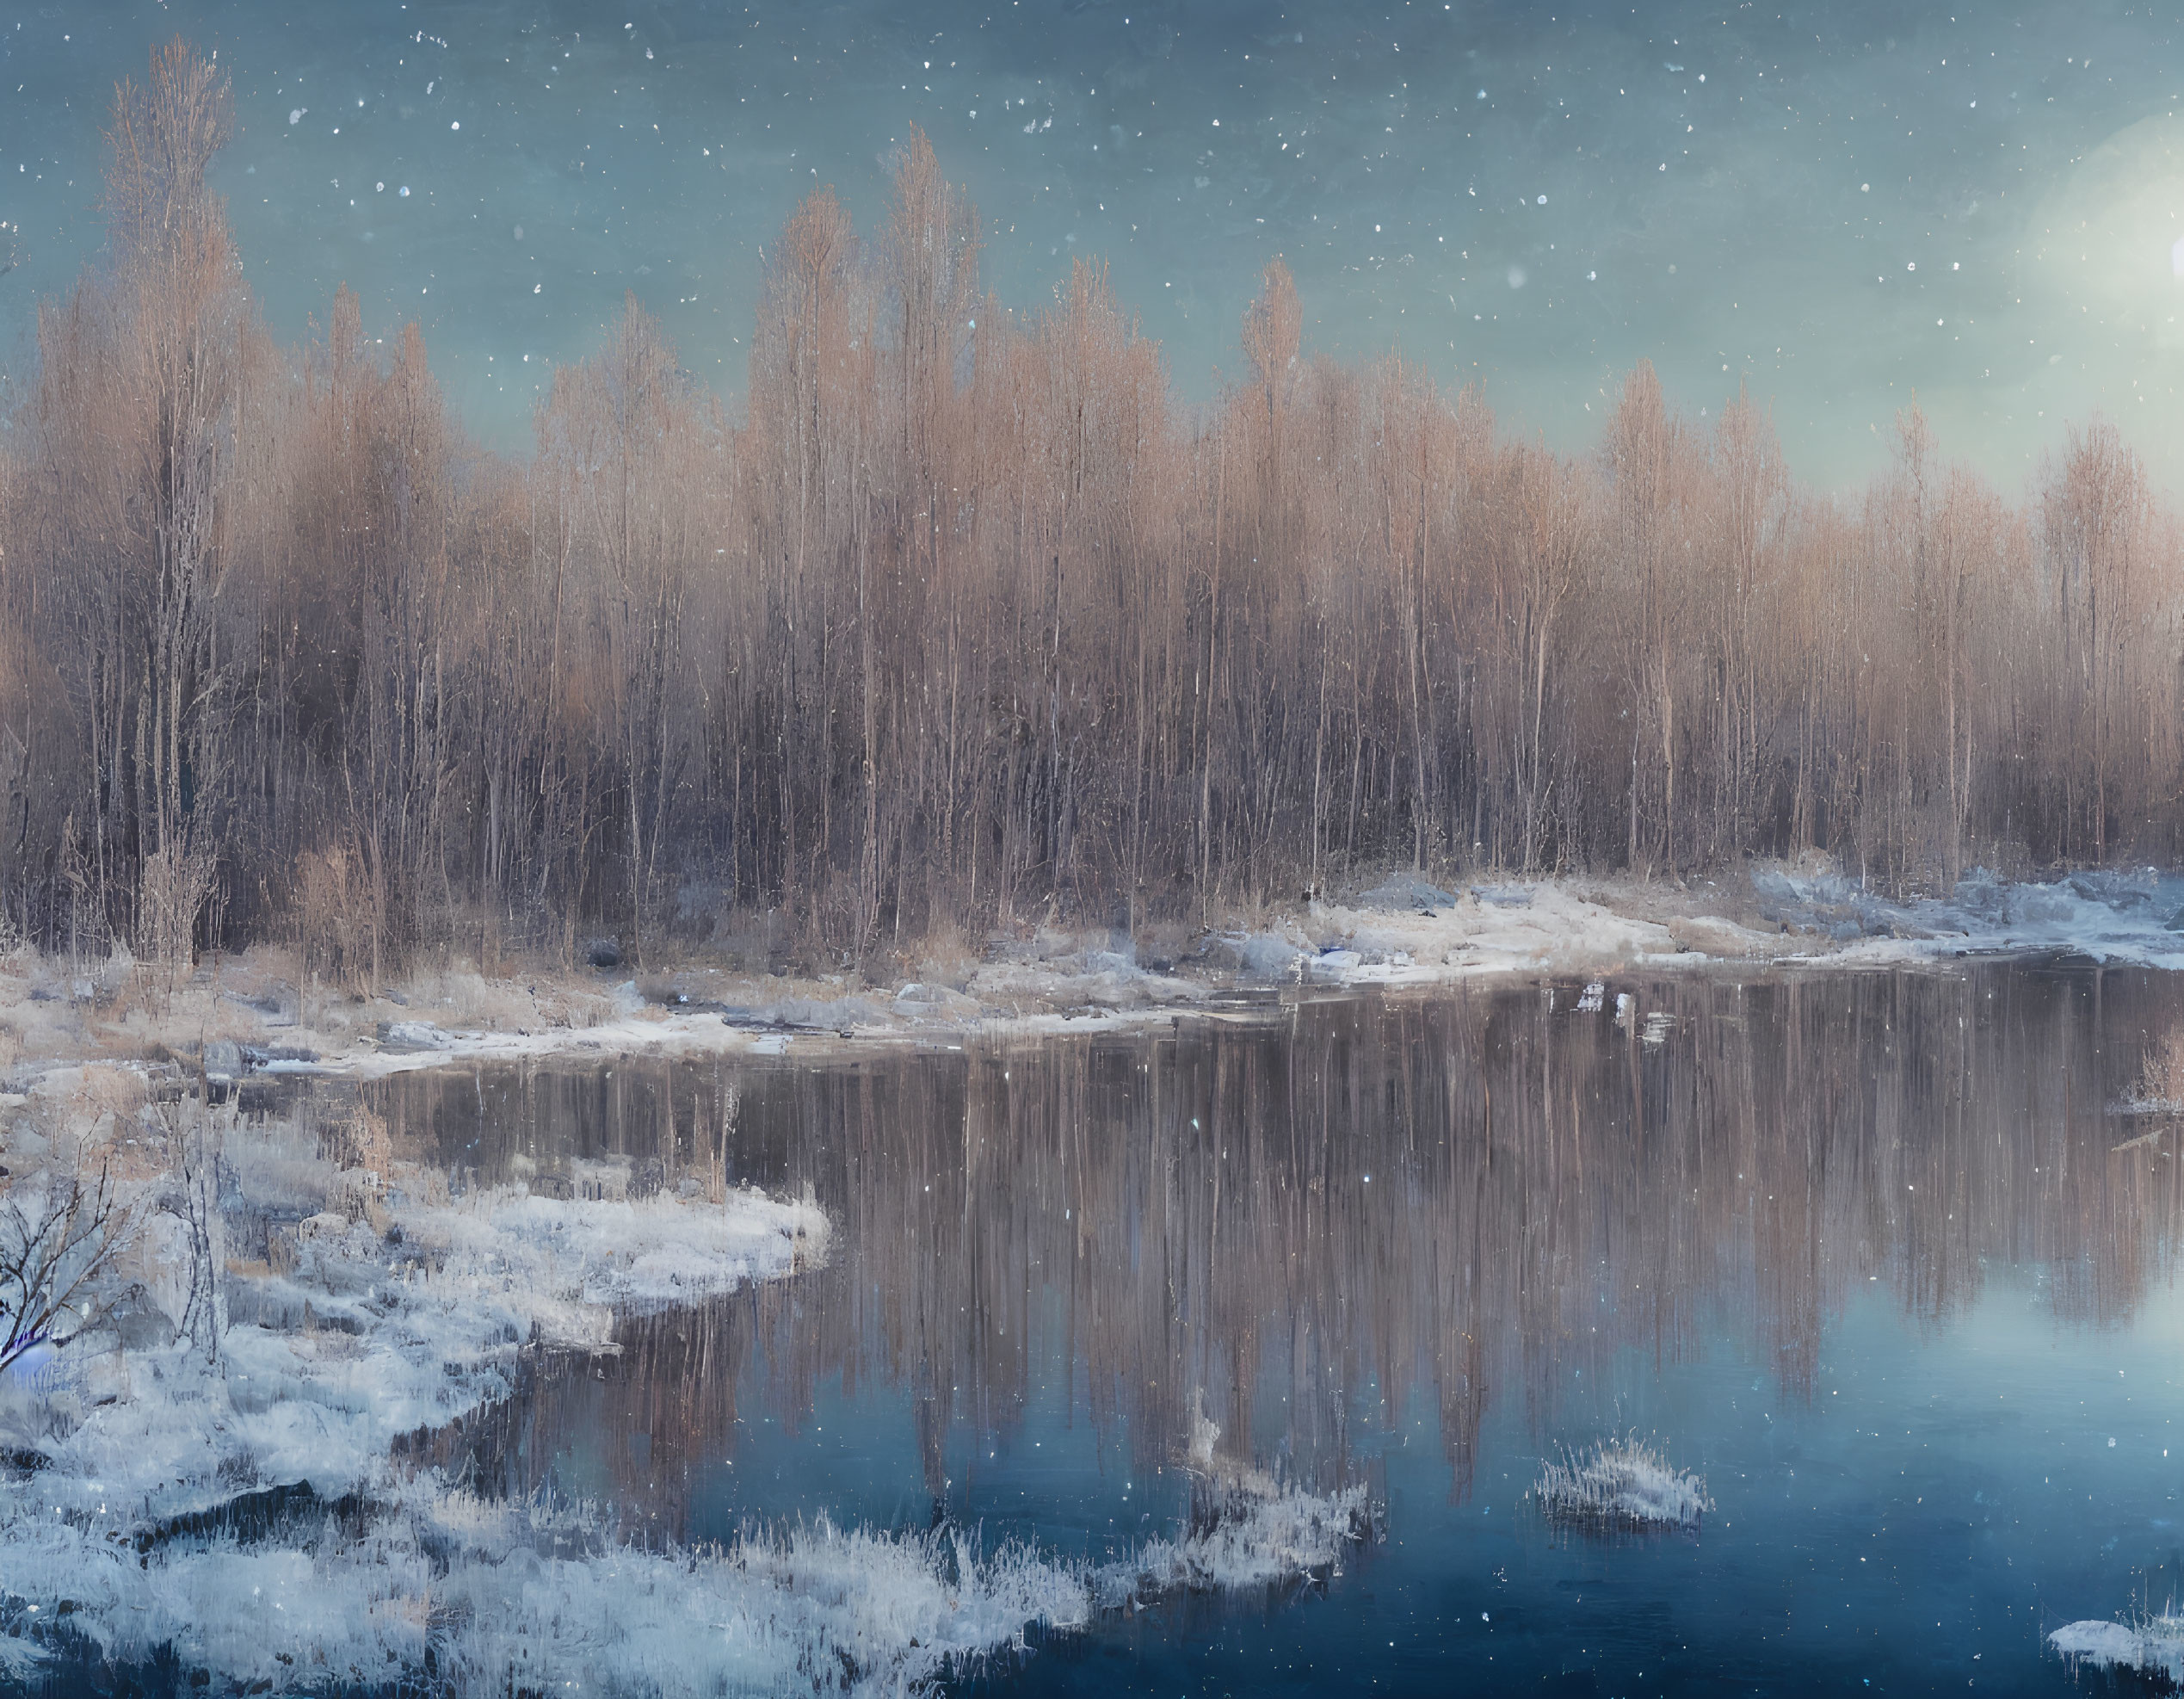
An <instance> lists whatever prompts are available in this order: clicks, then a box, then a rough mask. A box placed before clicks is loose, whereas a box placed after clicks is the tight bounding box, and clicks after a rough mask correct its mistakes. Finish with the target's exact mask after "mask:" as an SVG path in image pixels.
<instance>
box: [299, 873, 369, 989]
mask: <svg viewBox="0 0 2184 1699" xmlns="http://www.w3.org/2000/svg"><path fill="white" fill-rule="evenodd" d="M294 892H295V894H294V896H293V899H292V905H291V913H292V917H293V924H294V926H295V930H296V944H297V948H299V949H300V950H301V951H302V953H303V976H304V979H305V983H306V984H308V983H309V982H310V979H311V977H312V974H313V973H316V974H317V975H318V977H319V979H321V980H323V981H324V983H326V984H328V985H338V986H340V987H341V988H342V989H343V990H345V991H349V992H354V993H355V994H357V995H359V996H361V995H362V994H363V993H364V992H366V991H367V989H368V988H369V987H370V986H371V985H372V984H373V981H375V980H376V979H378V978H379V965H380V956H381V952H382V950H383V949H384V948H385V944H386V905H385V901H384V898H383V893H382V892H381V891H380V888H379V881H378V880H375V879H373V877H372V876H371V875H370V874H369V873H368V872H367V870H366V868H365V866H364V861H363V857H361V856H359V855H357V854H356V853H355V851H354V850H350V849H349V847H348V846H347V845H346V844H339V843H336V844H330V845H328V846H327V847H325V848H324V849H320V850H305V851H304V852H303V854H301V855H300V856H297V857H296V874H295V886H294Z"/></svg>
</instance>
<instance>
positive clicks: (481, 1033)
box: [0, 859, 2184, 1090]
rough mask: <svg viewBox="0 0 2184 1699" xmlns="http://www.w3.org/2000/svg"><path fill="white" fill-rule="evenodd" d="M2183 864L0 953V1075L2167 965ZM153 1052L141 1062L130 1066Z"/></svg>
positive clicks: (317, 1066)
mask: <svg viewBox="0 0 2184 1699" xmlns="http://www.w3.org/2000/svg"><path fill="white" fill-rule="evenodd" d="M2180 915H2184V874H2175V873H2168V874H2164V873H2161V872H2158V871H2156V870H2153V869H2141V870H2137V871H2121V872H2117V871H2111V872H2100V873H2089V874H2070V875H2069V876H2067V877H2064V878H2059V879H2055V880H2039V881H2029V882H2015V883H2013V882H2010V881H2007V880H1999V879H1996V878H1995V877H1993V876H1991V875H1990V874H1985V873H1983V872H1978V871H1975V872H1973V873H1971V874H1968V875H1966V877H1965V879H1964V880H1961V881H1960V882H1959V884H1958V886H1957V887H1956V888H1955V889H1954V890H1953V892H1951V893H1949V894H1948V895H1946V896H1932V897H1924V898H1915V899H1903V900H1895V899H1888V898H1885V897H1883V896H1881V895H1879V894H1878V893H1875V892H1874V891H1872V889H1870V888H1869V887H1866V886H1864V885H1862V884H1861V883H1860V882H1859V881H1858V880H1856V879H1854V878H1852V877H1850V876H1848V875H1846V874H1842V872H1840V871H1839V870H1836V869H1835V868H1833V867H1832V866H1831V865H1830V864H1829V863H1826V862H1823V861H1821V860H1817V859H1813V860H1809V861H1807V862H1800V863H1798V864H1796V865H1783V864H1768V863H1755V864H1754V865H1753V866H1752V867H1751V868H1749V869H1743V870H1737V871H1733V872H1724V873H1721V874H1718V875H1715V876H1712V877H1708V876H1693V877H1690V878H1687V879H1684V880H1634V879H1614V880H1594V879H1585V878H1576V877H1558V878H1552V879H1539V880H1496V881H1492V882H1479V883H1475V884H1470V885H1465V886H1462V887H1456V888H1444V887H1437V886H1434V885H1433V884H1432V883H1430V882H1428V881H1427V880H1422V879H1420V878H1417V877H1415V876H1412V875H1409V874H1404V875H1401V876H1398V877H1397V878H1394V879H1391V880H1383V881H1381V882H1380V883H1379V884H1376V885H1373V886H1370V887H1367V888H1364V889H1361V890H1359V891H1357V892H1355V893H1352V894H1349V895H1348V896H1345V897H1342V898H1338V899H1327V900H1323V901H1312V902H1308V903H1304V904H1301V905H1290V906H1280V905H1276V906H1274V907H1270V908H1268V909H1264V910H1261V911H1255V912H1253V913H1252V914H1250V915H1249V916H1246V917H1237V918H1236V919H1233V920H1231V921H1229V922H1226V923H1223V924H1217V925H1214V926H1212V927H1210V928H1206V929H1201V930H1196V931H1186V930H1182V929H1180V928H1168V929H1166V930H1163V929H1159V928H1153V929H1149V930H1148V931H1147V933H1146V934H1145V935H1144V936H1141V937H1138V938H1136V939H1132V938H1131V937H1128V936H1123V935H1121V934H1117V933H1109V932H1107V931H1104V930H1102V931H1095V932H1089V933H1088V932H1066V931H1062V930H1055V929H1052V928H1046V927H1042V928H1038V929H1031V930H1011V931H1008V932H1005V933H1000V934H996V936H993V937H992V938H990V939H989V940H987V941H986V942H985V944H984V947H983V948H982V949H981V950H980V951H979V952H978V954H977V955H969V954H966V953H965V952H963V951H961V950H959V949H953V950H951V949H939V948H936V949H933V950H928V951H926V952H924V953H922V954H921V953H920V952H918V951H917V950H916V949H911V950H910V951H907V952H905V953H904V954H902V955H898V956H892V957H889V958H887V959H886V960H885V961H875V962H874V963H873V964H871V965H870V966H869V967H868V968H867V974H866V975H865V976H860V975H856V974H853V973H836V974H831V975H826V976H823V977H821V978H818V979H808V978H807V979H794V978H778V977H769V976H765V975H758V976H753V975H750V974H747V973H738V972H736V971H733V970H731V969H729V968H725V967H718V966H712V965H707V964H706V963H704V962H703V961H688V962H684V963H682V964H680V965H676V966H669V967H659V968H657V969H655V970H653V971H651V972H649V973H645V975H644V976H642V977H641V978H635V977H632V978H617V977H615V976H614V975H615V974H619V973H620V972H622V971H623V970H620V969H617V970H614V973H613V974H609V973H586V972H583V971H581V970H578V971H573V972H572V971H567V970H558V969H546V968H540V970H539V971H536V972H529V973H523V974H522V975H521V977H520V978H495V979H488V978H484V977H482V976H480V975H479V974H478V973H474V972H472V971H470V970H469V969H467V968H466V967H462V966H461V965H460V964H457V965H455V966H453V967H446V968H443V969H440V970H435V971H429V972H421V973H416V974H415V975H413V976H412V977H411V978H410V979H407V980H405V981H404V982H403V983H402V984H401V985H398V986H389V987H386V988H385V989H382V990H380V991H379V992H373V994H371V995H368V996H363V997H349V996H344V995H336V994H334V993H331V992H324V991H322V990H319V989H316V988H306V989H303V990H299V988H298V986H297V985H295V983H294V981H293V963H292V962H290V961H288V960H287V958H286V957H285V956H283V955H281V953H280V952H277V951H254V952H250V953H249V954H247V955H244V957H242V958H239V959H231V960H228V961H223V962H221V963H219V964H218V965H217V966H211V967H204V968H201V969H200V971H199V973H197V975H196V976H195V978H194V979H193V980H192V981H191V982H190V983H189V984H188V985H184V986H182V987H181V988H179V989H178V990H176V991H175V992H173V993H172V994H171V995H163V996H162V997H160V998H150V997H148V996H145V995H141V994H139V992H137V991H136V990H133V986H135V985H136V984H137V981H136V980H135V979H134V978H133V974H134V973H135V970H134V968H133V965H131V964H129V963H128V962H127V961H126V959H122V960H120V961H117V962H115V963H108V964H106V965H104V966H102V967H99V968H97V969H96V970H91V971H85V972H81V973H71V972H69V971H65V970H64V968H63V967H62V966H61V965H60V964H59V963H51V962H46V961H42V960H40V958H38V957H36V956H34V955H31V954H29V953H28V952H23V951H18V952H17V953H16V954H15V955H14V956H12V957H10V958H8V959H6V960H4V961H0V1059H5V1058H7V1057H9V1056H10V1055H12V1056H13V1057H14V1058H15V1063H14V1067H13V1078H12V1081H11V1082H10V1083H11V1084H13V1085H14V1087H15V1089H16V1090H22V1089H23V1088H25V1087H26V1086H27V1085H28V1084H33V1083H34V1081H35V1079H36V1078H37V1077H38V1076H39V1074H40V1072H41V1071H43V1070H45V1069H47V1068H50V1067H52V1066H65V1065H67V1064H70V1063H72V1062H76V1061H80V1060H85V1059H88V1058H97V1057H135V1058H144V1057H147V1056H150V1057H154V1058H157V1056H159V1055H160V1054H161V1053H166V1054H167V1055H169V1056H170V1057H172V1058H174V1059H176V1063H177V1064H178V1067H177V1068H176V1070H175V1071H176V1072H197V1071H200V1070H201V1071H203V1072H207V1073H209V1074H212V1075H213V1076H214V1077H215V1078H219V1077H220V1076H222V1075H224V1074H227V1073H232V1074H234V1075H235V1076H237V1077H241V1076H244V1075H250V1074H264V1075H274V1074H278V1073H281V1072H297V1071H312V1072H333V1073H338V1074H342V1075H345V1076H349V1077H352V1078H371V1077H379V1076H384V1075H386V1074H390V1073H394V1072H404V1071H408V1070H412V1069H418V1068H431V1067H441V1066H448V1065H451V1064H460V1065H472V1066H475V1065H479V1064H491V1063H512V1064H521V1063H527V1062H538V1061H544V1060H549V1059H552V1058H557V1057H571V1058H577V1059H582V1058H585V1057H611V1056H617V1055H643V1054H657V1055H670V1056H704V1055H726V1056H732V1055H760V1056H764V1055H779V1054H780V1053H783V1052H785V1051H789V1050H795V1051H806V1050H811V1049H830V1048H833V1047H838V1046H839V1045H841V1044H842V1043H843V1042H845V1041H848V1042H853V1043H869V1042H874V1041H912V1042H917V1041H926V1042H931V1041H956V1040H960V1039H962V1038H964V1037H966V1035H990V1036H995V1037H1006V1036H1011V1035H1033V1034H1037V1033H1041V1032H1052V1031H1066V1030H1076V1029H1082V1028H1083V1026H1085V1025H1090V1024H1106V1023H1116V1024H1121V1023H1127V1022H1132V1021H1141V1020H1146V1019H1165V1018H1167V1016H1169V1015H1170V1014H1173V1013H1178V1012H1184V1011H1197V1012H1200V1013H1203V1014H1206V1015H1208V1016H1215V1017H1222V1016H1235V1015H1237V1014H1238V1013H1248V1011H1249V1009H1250V1008H1251V1007H1253V1006H1255V1004H1257V1003H1259V1002H1263V1001H1266V1000H1269V999H1271V998H1274V997H1276V996H1279V995H1281V994H1283V992H1282V988H1284V987H1292V988H1294V990H1293V991H1292V992H1289V993H1288V994H1290V995H1296V994H1302V993H1306V992H1310V991H1311V990H1313V989H1319V990H1324V991H1333V992H1340V991H1342V990H1345V989H1367V988H1381V989H1387V988H1398V987H1408V988H1420V989H1422V988H1431V987H1433V986H1435V985H1453V984H1457V983H1460V982H1465V981H1479V980H1490V979H1496V978H1510V977H1532V976H1538V975H1541V974H1545V975H1552V976H1555V977H1558V978H1578V979H1601V980H1603V981H1605V980H1607V979H1612V978H1613V976H1614V975H1616V974H1619V973H1659V972H1662V971H1664V970H1682V969H1688V968H1704V967H1708V966H1710V965H1716V964H1722V965H1728V964H1734V965H1737V966H1754V965H1757V966H1768V965H1773V966H1775V967H1780V968H1781V969H1783V970H1784V971H1795V970H1797V969H1799V968H1807V967H1843V968H1882V967H1916V966H1918V965H1920V964H1922V963H1926V962H1946V961H1953V960H1955V959H1958V958H1959V957H1964V956H1967V955H2011V954H2020V955H2025V954H2039V953H2076V954H2079V955H2086V956H2089V957H2091V958H2093V959H2095V960H2097V961H2104V962H2111V963H2116V964H2125V965H2139V966H2145V967H2157V968H2164V969H2175V968H2184V930H2175V927H2176V924H2177V923H2178V922H2179V919H2180ZM153 1065H154V1066H157V1064H156V1063H155V1064H153Z"/></svg>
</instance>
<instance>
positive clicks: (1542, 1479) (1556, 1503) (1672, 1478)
mask: <svg viewBox="0 0 2184 1699" xmlns="http://www.w3.org/2000/svg"><path fill="white" fill-rule="evenodd" d="M1532 1491H1533V1497H1534V1498H1537V1499H1538V1501H1539V1508H1540V1510H1541V1511H1543V1512H1545V1515H1546V1517H1547V1519H1548V1520H1549V1521H1550V1522H1560V1523H1572V1524H1576V1525H1578V1526H1583V1527H1591V1528H1603V1529H1615V1528H1626V1529H1666V1528H1696V1527H1697V1526H1698V1525H1699V1523H1700V1521H1701V1520H1702V1519H1703V1518H1704V1517H1705V1516H1706V1512H1707V1511H1711V1510H1712V1509H1713V1507H1714V1501H1713V1500H1712V1499H1711V1498H1708V1497H1707V1496H1706V1482H1705V1480H1702V1479H1700V1477H1699V1476H1698V1475H1695V1474H1692V1473H1687V1472H1686V1471H1682V1470H1679V1469H1677V1468H1675V1467H1673V1466H1672V1465H1671V1464H1670V1463H1669V1461H1668V1460H1667V1459H1666V1458H1664V1457H1663V1456H1662V1455H1661V1454H1660V1452H1659V1451H1657V1449H1654V1448H1653V1447H1652V1446H1650V1445H1649V1444H1647V1443H1645V1442H1644V1441H1643V1440H1639V1439H1637V1438H1635V1437H1632V1438H1627V1439H1608V1440H1603V1441H1601V1442H1600V1443H1598V1444H1596V1445H1595V1446H1594V1447H1592V1449H1590V1450H1588V1451H1578V1452H1572V1453H1570V1454H1569V1455H1566V1456H1564V1458H1563V1459H1562V1460H1561V1461H1558V1462H1550V1463H1548V1464H1547V1466H1546V1467H1545V1470H1544V1471H1543V1472H1542V1473H1541V1474H1540V1476H1539V1484H1538V1485H1537V1486H1534V1487H1533V1489H1532Z"/></svg>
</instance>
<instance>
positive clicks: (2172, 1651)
mask: <svg viewBox="0 0 2184 1699" xmlns="http://www.w3.org/2000/svg"><path fill="white" fill-rule="evenodd" d="M2047 1643H2048V1646H2050V1648H2051V1649H2052V1650H2053V1651H2054V1652H2056V1653H2058V1654H2059V1655H2060V1656H2062V1657H2064V1658H2065V1659H2069V1660H2070V1662H2071V1663H2073V1664H2087V1665H2092V1666H2093V1667H2094V1668H2095V1669H2097V1670H2108V1669H2116V1670H2138V1671H2144V1672H2145V1673H2146V1674H2148V1675H2156V1676H2160V1677H2163V1678H2165V1679H2166V1680H2167V1681H2168V1682H2169V1683H2170V1684H2175V1683H2179V1682H2184V1616H2177V1615H2175V1612H2174V1611H2173V1610H2167V1611H2163V1612H2162V1614H2161V1615H2160V1616H2150V1617H2148V1618H2146V1619H2145V1620H2144V1622H2139V1623H2138V1624H2136V1625H2133V1624H2132V1623H2128V1622H2108V1621H2105V1620H2102V1619H2100V1618H2092V1619H2088V1621H2085V1622H2066V1623H2064V1625H2063V1626H2062V1627H2061V1628H2058V1629H2056V1630H2055V1631H2054V1632H2053V1633H2052V1634H2049V1635H2048V1637H2047Z"/></svg>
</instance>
